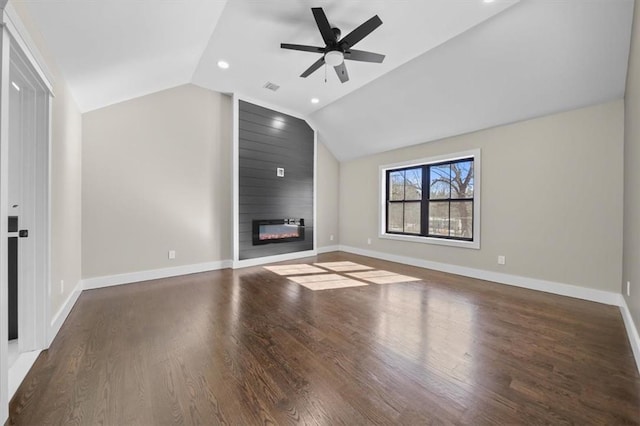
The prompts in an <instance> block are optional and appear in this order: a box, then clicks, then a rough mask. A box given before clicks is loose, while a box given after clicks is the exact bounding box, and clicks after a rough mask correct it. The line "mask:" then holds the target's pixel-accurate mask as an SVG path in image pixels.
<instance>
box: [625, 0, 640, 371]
mask: <svg viewBox="0 0 640 426" xmlns="http://www.w3.org/2000/svg"><path fill="white" fill-rule="evenodd" d="M624 106H625V143H624V262H623V265H624V269H623V274H622V293H623V294H624V295H625V298H626V302H627V306H628V307H629V311H630V312H631V317H632V318H633V321H634V322H635V325H636V328H638V329H640V167H639V164H640V4H638V2H637V1H636V4H635V11H634V18H633V34H632V37H631V53H630V57H629V71H628V73H627V92H626V95H625V100H624ZM627 281H629V282H630V283H631V296H630V297H627V296H626V282H627ZM639 368H640V365H639Z"/></svg>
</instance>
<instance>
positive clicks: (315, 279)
mask: <svg viewBox="0 0 640 426" xmlns="http://www.w3.org/2000/svg"><path fill="white" fill-rule="evenodd" d="M289 279H290V280H291V281H293V282H295V283H297V284H300V285H301V286H304V287H306V288H308V289H309V290H313V291H317V290H330V289H334V288H347V287H360V286H365V285H368V284H367V283H363V282H362V281H356V280H352V279H351V278H347V277H343V276H341V275H337V274H323V275H310V276H305V277H289Z"/></svg>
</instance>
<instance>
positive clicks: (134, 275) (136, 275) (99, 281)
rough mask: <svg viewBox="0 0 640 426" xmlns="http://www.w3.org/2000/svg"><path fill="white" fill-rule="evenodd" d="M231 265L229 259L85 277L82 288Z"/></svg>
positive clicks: (211, 269)
mask: <svg viewBox="0 0 640 426" xmlns="http://www.w3.org/2000/svg"><path fill="white" fill-rule="evenodd" d="M231 266H232V263H231V261H230V260H221V261H217V262H205V263H197V264H194V265H184V266H175V267H173V268H162V269H151V270H148V271H139V272H130V273H126V274H118V275H108V276H103V277H94V278H86V279H84V280H82V288H83V289H84V290H91V289H95V288H102V287H111V286H114V285H120V284H130V283H135V282H139V281H149V280H157V279H160V278H170V277H177V276H179V275H189V274H197V273H199V272H207V271H216V270H218V269H226V268H230V267H231Z"/></svg>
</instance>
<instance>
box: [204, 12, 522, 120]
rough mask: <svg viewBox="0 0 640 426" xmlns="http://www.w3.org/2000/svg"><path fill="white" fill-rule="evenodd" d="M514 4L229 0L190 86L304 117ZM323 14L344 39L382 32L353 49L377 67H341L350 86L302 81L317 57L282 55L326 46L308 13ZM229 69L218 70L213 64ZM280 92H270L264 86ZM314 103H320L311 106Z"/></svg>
mask: <svg viewBox="0 0 640 426" xmlns="http://www.w3.org/2000/svg"><path fill="white" fill-rule="evenodd" d="M518 1H519V0H499V1H496V2H494V3H484V2H483V1H482V0H474V1H468V0H466V1H455V0H453V1H452V0H428V1H425V0H404V1H389V0H384V1H383V0H377V1H375V0H374V1H353V0H352V1H344V0H323V1H300V0H278V1H252V2H249V1H246V0H229V1H228V3H227V7H226V8H225V10H224V13H223V16H222V18H221V19H220V21H219V23H218V25H217V26H216V29H215V31H214V33H213V37H211V41H210V42H209V45H208V46H207V49H206V50H205V52H204V55H203V56H202V60H201V61H200V65H199V66H198V68H197V70H196V72H195V74H194V78H193V81H194V83H195V84H198V85H200V86H203V87H207V88H209V89H212V90H216V91H220V92H235V93H238V94H241V95H243V96H245V97H248V98H253V99H260V100H264V101H266V102H269V103H272V104H274V105H277V106H279V107H281V108H284V109H285V110H288V111H295V112H297V113H298V114H308V113H310V112H313V111H315V110H317V109H319V108H322V107H323V106H326V105H328V104H330V103H331V102H333V101H335V100H336V99H339V98H341V97H342V96H345V95H346V94H348V93H351V92H353V91H354V90H356V89H358V88H360V87H362V86H364V85H365V84H367V83H369V82H371V81H373V80H375V79H376V78H378V77H380V76H382V75H384V74H386V73H388V72H389V71H391V70H393V69H394V68H397V67H398V66H400V65H402V64H404V63H405V62H407V61H409V60H411V59H413V58H415V57H417V56H419V55H421V54H423V53H424V52H426V51H427V50H429V49H431V48H433V47H434V46H437V45H439V44H441V43H444V42H446V41H447V40H449V39H451V38H452V37H455V36H456V35H458V34H460V33H462V32H464V31H466V30H468V29H469V28H471V27H473V26H475V25H478V24H479V23H481V22H482V21H484V20H486V19H488V18H490V17H491V16H493V15H495V14H497V13H499V12H501V11H503V10H504V9H506V8H508V7H509V6H511V5H512V4H514V3H517V2H518ZM312 6H320V7H322V8H323V9H324V11H325V14H326V15H327V18H328V19H329V23H330V24H331V25H332V26H336V27H338V28H340V29H341V30H342V36H346V35H347V34H348V33H349V32H350V31H351V30H353V29H355V28H356V27H357V26H358V25H360V24H362V23H363V22H365V21H366V20H367V19H369V18H371V17H372V16H374V15H378V16H379V17H380V19H381V20H382V22H383V23H382V25H381V26H380V27H379V28H377V29H376V30H375V31H373V32H372V33H371V34H369V35H368V36H367V37H366V38H365V39H364V40H362V41H361V42H360V43H358V44H357V45H356V46H355V48H356V49H358V50H367V51H373V52H376V53H381V54H384V55H386V58H385V60H384V62H383V63H382V64H371V63H362V62H355V61H346V66H347V70H348V73H349V77H350V80H349V81H348V82H346V83H344V84H342V83H340V80H338V77H337V76H336V73H335V71H334V70H333V68H331V67H327V68H328V69H326V76H327V82H326V83H325V67H322V68H321V69H319V70H317V71H316V72H315V73H313V74H312V75H311V76H309V77H307V78H300V77H299V76H300V74H302V72H303V71H305V70H306V69H307V68H308V67H309V66H311V64H313V63H314V62H315V61H316V60H317V59H319V58H320V56H321V55H320V54H317V53H309V52H298V51H292V50H284V49H281V48H280V43H293V44H306V45H312V46H324V43H323V42H322V37H321V35H320V32H319V31H318V27H317V25H316V22H315V20H314V18H313V14H312V13H311V7H312ZM220 59H224V60H226V61H228V62H229V63H230V64H231V67H230V68H229V69H228V70H221V69H219V68H218V66H217V63H218V60H220ZM267 81H270V82H273V83H275V84H278V85H279V86H280V89H279V90H278V91H277V92H271V91H269V90H267V89H265V88H264V87H263V86H264V84H265V83H266V82H267ZM313 97H317V98H318V99H319V100H320V103H319V104H317V105H313V104H311V102H310V100H311V98H313Z"/></svg>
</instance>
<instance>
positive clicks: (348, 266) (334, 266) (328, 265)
mask: <svg viewBox="0 0 640 426" xmlns="http://www.w3.org/2000/svg"><path fill="white" fill-rule="evenodd" d="M314 265H316V266H320V267H321V268H325V269H330V270H332V271H336V272H344V271H365V270H369V269H373V268H372V267H370V266H366V265H361V264H359V263H355V262H348V261H345V262H323V263H314Z"/></svg>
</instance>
